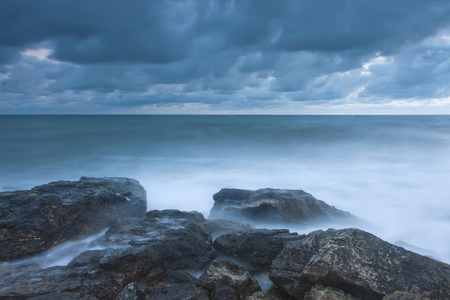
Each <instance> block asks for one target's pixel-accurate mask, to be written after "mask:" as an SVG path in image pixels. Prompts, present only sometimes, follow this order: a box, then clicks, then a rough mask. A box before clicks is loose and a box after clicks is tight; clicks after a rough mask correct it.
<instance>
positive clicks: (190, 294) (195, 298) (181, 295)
mask: <svg viewBox="0 0 450 300" xmlns="http://www.w3.org/2000/svg"><path fill="white" fill-rule="evenodd" d="M145 294H146V295H147V299H149V300H150V299H151V300H174V299H183V300H209V298H208V295H207V294H206V293H205V292H204V291H203V290H202V289H201V288H199V287H196V286H195V285H192V284H166V285H161V286H156V287H151V288H148V289H146V290H145Z"/></svg>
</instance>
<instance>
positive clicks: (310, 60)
mask: <svg viewBox="0 0 450 300" xmlns="http://www.w3.org/2000/svg"><path fill="white" fill-rule="evenodd" d="M1 5H2V9H1V10H0V27H1V28H2V29H3V30H1V31H0V113H29V112H47V113H52V112H55V113H58V112H64V113H71V112H73V113H77V112H79V113H103V112H105V113H122V112H124V113H126V112H132V113H138V112H146V113H154V112H165V111H167V112H180V113H183V112H250V113H251V112H282V113H283V112H290V113H292V112H294V113H305V112H306V113H308V112H312V113H321V112H325V113H333V112H337V113H339V112H349V113H351V112H352V109H357V108H358V107H359V108H361V107H365V108H367V112H371V109H374V108H376V109H381V112H385V113H389V111H392V112H402V109H401V108H402V107H403V109H404V110H405V109H406V110H408V109H411V108H414V107H417V106H418V107H419V108H420V109H430V108H433V107H435V108H436V109H437V110H441V112H442V109H444V110H445V109H447V113H450V104H449V99H450V98H449V97H450V89H449V87H448V82H450V59H449V58H450V55H449V54H450V17H449V16H450V2H449V1H445V0H441V1H439V0H434V1H419V0H403V1H387V0H383V1H367V0H358V1H357V0H348V1H325V0H316V1H299V0H295V1H294V0H292V1H268V0H267V1H266V0H254V1H245V0H243V1H227V0H225V1H223V0H221V1H206V0H205V1H201V0H196V1H194V0H192V1H178V0H168V1H137V0H127V1H100V0H97V1H90V0H79V1H73V0H70V1H52V0H41V1H22V0H5V1H3V2H2V4H1ZM308 109H309V110H308ZM355 112H357V111H356V110H355ZM375 112H376V111H375ZM404 112H407V111H404ZM416 112H418V113H420V111H416ZM425 112H426V111H425ZM442 113H445V111H444V112H442Z"/></svg>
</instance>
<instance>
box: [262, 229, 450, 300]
mask: <svg viewBox="0 0 450 300" xmlns="http://www.w3.org/2000/svg"><path fill="white" fill-rule="evenodd" d="M271 268H272V269H271V274H270V279H271V280H272V281H273V282H274V283H275V284H276V285H277V286H278V287H279V288H281V289H283V290H284V291H285V292H286V293H288V294H290V295H291V296H293V297H295V298H296V299H303V297H304V296H305V294H306V293H309V292H311V289H312V287H313V286H314V285H315V284H317V283H320V284H323V285H325V286H329V287H332V288H336V289H339V290H342V291H344V292H345V293H350V294H351V295H353V296H357V297H360V298H362V299H381V298H383V296H385V295H388V294H390V293H394V292H395V291H404V292H408V293H411V294H415V295H417V296H420V297H423V298H429V299H450V266H449V265H447V264H445V263H442V262H438V261H435V260H433V259H431V258H428V257H425V256H421V255H419V254H416V253H413V252H410V251H407V250H405V249H403V248H401V247H398V246H395V245H392V244H390V243H388V242H385V241H383V240H381V239H379V238H378V237H376V236H374V235H372V234H370V233H367V232H364V231H362V230H359V229H343V230H334V229H329V230H327V231H321V230H320V231H316V232H313V233H310V234H309V235H308V236H307V237H305V238H304V239H301V240H298V241H293V242H288V243H287V244H286V246H285V247H284V249H283V251H282V252H281V254H280V255H279V256H278V257H277V258H276V259H275V260H274V262H273V263H272V267H271Z"/></svg>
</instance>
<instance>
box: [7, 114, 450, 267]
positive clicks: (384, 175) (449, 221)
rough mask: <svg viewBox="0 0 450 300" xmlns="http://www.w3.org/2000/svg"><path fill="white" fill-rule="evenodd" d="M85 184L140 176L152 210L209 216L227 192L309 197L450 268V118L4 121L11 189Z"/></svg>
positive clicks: (221, 117)
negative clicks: (91, 179) (217, 196)
mask: <svg viewBox="0 0 450 300" xmlns="http://www.w3.org/2000/svg"><path fill="white" fill-rule="evenodd" d="M81 176H95V177H111V176H117V177H130V178H134V179H136V180H138V181H139V182H140V183H141V184H142V185H143V186H144V188H145V189H146V191H147V198H148V209H149V210H153V209H180V210H185V211H199V212H201V213H203V214H204V216H205V217H208V215H209V211H210V209H211V208H212V206H213V203H214V201H213V197H212V196H213V194H214V193H216V192H218V191H219V190H220V189H221V188H242V189H259V188H266V187H271V188H280V189H301V190H304V191H305V192H307V193H310V194H312V195H313V196H314V197H316V198H317V199H320V200H323V201H325V202H327V203H328V204H330V205H333V206H335V207H336V208H339V209H342V210H346V211H349V212H351V213H352V214H354V215H356V216H358V217H360V218H362V219H364V220H365V221H367V224H366V225H361V226H362V227H363V228H362V229H364V230H367V231H369V232H371V233H373V234H375V235H377V236H379V237H380V238H382V239H384V240H387V241H389V242H391V243H396V244H399V245H401V246H403V247H405V248H408V249H411V250H414V251H416V252H419V253H421V254H424V255H428V256H431V257H433V258H435V259H437V260H440V261H444V262H447V263H450V116H447V115H442V116H439V115H433V116H416V115H414V116H411V115H409V116H391V115H383V116H361V115H357V116H351V115H345V116H340V115H339V116H310V115H299V116H291V115H289V116H285V115H278V116H275V115H258V116H254V115H249V116H246V115H0V191H9V190H22V189H30V188H32V187H34V186H36V185H40V184H45V183H48V182H51V181H58V180H78V179H79V178H80V177H81ZM318 229H327V227H325V226H321V225H320V224H315V225H311V226H309V227H308V226H303V227H292V228H290V230H291V231H296V232H299V233H308V232H310V231H313V230H318Z"/></svg>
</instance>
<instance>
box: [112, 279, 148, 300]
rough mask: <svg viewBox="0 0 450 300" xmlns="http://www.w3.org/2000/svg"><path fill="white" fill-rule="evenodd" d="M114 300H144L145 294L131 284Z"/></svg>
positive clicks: (135, 285)
mask: <svg viewBox="0 0 450 300" xmlns="http://www.w3.org/2000/svg"><path fill="white" fill-rule="evenodd" d="M116 300H145V294H144V292H142V291H140V290H139V287H138V285H137V284H136V283H134V282H133V283H130V284H129V285H127V286H126V287H125V288H124V289H123V291H122V292H120V294H119V295H118V296H117V298H116Z"/></svg>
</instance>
